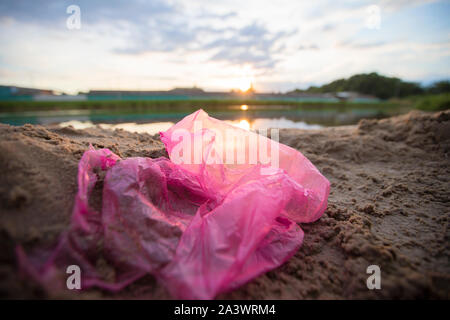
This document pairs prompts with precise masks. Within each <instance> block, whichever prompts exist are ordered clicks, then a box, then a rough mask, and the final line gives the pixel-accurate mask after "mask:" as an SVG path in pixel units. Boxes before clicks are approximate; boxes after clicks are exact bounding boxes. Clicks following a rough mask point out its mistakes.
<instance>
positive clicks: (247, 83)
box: [239, 78, 252, 92]
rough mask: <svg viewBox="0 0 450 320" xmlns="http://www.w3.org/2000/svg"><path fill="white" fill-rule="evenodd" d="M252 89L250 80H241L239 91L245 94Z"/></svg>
mask: <svg viewBox="0 0 450 320" xmlns="http://www.w3.org/2000/svg"><path fill="white" fill-rule="evenodd" d="M251 87H252V80H251V79H250V78H243V79H241V81H240V84H239V90H241V91H242V92H247V91H248V90H249V89H250V88H251Z"/></svg>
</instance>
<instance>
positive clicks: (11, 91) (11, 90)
mask: <svg viewBox="0 0 450 320" xmlns="http://www.w3.org/2000/svg"><path fill="white" fill-rule="evenodd" d="M36 95H41V96H42V95H45V96H51V95H54V92H53V90H45V89H34V88H23V87H16V86H0V97H2V98H8V97H20V96H36Z"/></svg>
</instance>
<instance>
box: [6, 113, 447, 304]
mask: <svg viewBox="0 0 450 320" xmlns="http://www.w3.org/2000/svg"><path fill="white" fill-rule="evenodd" d="M449 118H450V112H448V111H447V112H441V113H436V114H427V113H419V112H413V113H409V114H408V115H404V116H400V117H395V118H390V119H385V120H379V121H377V120H363V121H361V122H360V123H359V125H358V126H348V127H337V128H328V129H322V130H312V131H303V130H295V129H289V130H282V131H281V133H280V142H282V143H285V144H287V145H290V146H292V147H294V148H296V149H298V150H300V151H301V152H302V153H303V154H304V155H305V156H307V157H308V158H309V159H310V160H311V161H312V162H313V163H314V164H315V165H316V166H317V167H318V168H319V169H320V170H321V171H322V172H323V173H324V175H325V176H326V177H327V178H328V179H329V180H330V182H331V183H332V189H331V195H330V200H329V206H328V209H327V211H326V213H325V214H324V216H323V217H322V218H321V219H320V220H319V221H317V222H316V223H314V224H305V225H302V228H303V229H304V230H305V240H304V244H303V246H302V248H301V249H300V250H299V252H298V253H297V254H296V255H295V256H294V257H293V258H292V259H291V260H290V261H289V262H288V263H286V264H285V265H283V266H282V267H280V268H279V269H277V270H275V271H272V272H269V273H267V274H266V275H263V276H261V277H259V278H257V279H255V280H253V281H251V282H250V283H248V284H247V285H245V286H243V287H242V288H240V289H238V290H236V291H234V292H232V293H229V294H227V295H223V296H221V297H220V298H239V299H247V298H250V299H252V298H254V299H267V298H276V299H280V298H281V299H283V298H287V299H304V298H313V299H314V298H447V299H448V298H449V292H450V264H449V256H450V249H449V247H448V241H449V228H448V222H449V216H450V209H449V205H448V202H449V199H450V182H449V181H450V180H449V177H450V174H449V173H450V160H449V158H448V156H449V150H450V120H449ZM0 136H1V139H0V295H1V296H3V297H14V298H18V297H45V294H44V293H43V292H40V291H39V290H36V289H37V288H36V287H35V286H33V285H32V284H30V283H29V282H28V281H27V280H26V279H21V278H20V277H19V276H18V275H17V270H16V266H15V257H14V247H15V245H16V244H21V245H23V246H24V248H25V250H32V249H33V248H36V247H42V246H49V245H51V244H52V243H54V241H55V240H56V238H57V236H58V235H59V234H60V233H61V231H63V230H64V229H66V228H67V226H68V224H69V220H70V215H71V210H72V205H73V199H74V196H75V193H76V174H77V164H78V160H79V159H80V157H81V155H82V154H83V152H84V151H85V150H86V149H87V147H88V145H89V143H91V144H92V145H93V146H94V147H97V148H103V147H106V148H109V149H111V150H112V151H113V152H115V153H116V154H118V155H119V156H121V157H123V158H126V157H132V156H146V157H158V156H162V155H165V151H164V148H163V145H162V143H161V142H160V141H159V140H158V137H156V136H150V135H147V134H133V133H127V132H125V131H121V130H116V131H109V130H103V129H100V128H92V129H86V130H74V129H72V128H56V127H42V126H31V125H25V126H23V127H11V126H8V125H0ZM99 198H100V195H97V199H99ZM98 202H99V201H98ZM96 205H97V206H98V205H99V203H97V204H96ZM373 264H375V265H379V266H380V268H381V276H382V280H381V281H382V282H381V285H382V289H381V290H368V289H367V287H366V279H367V277H368V276H369V275H367V274H366V268H367V266H369V265H373ZM106 295H107V294H106V293H103V292H100V291H95V290H92V291H90V292H87V293H84V297H102V296H106ZM118 296H120V297H126V298H133V297H136V298H137V297H139V298H167V297H168V295H167V292H166V291H165V290H164V288H161V287H160V286H159V285H158V284H156V283H155V281H154V280H153V279H152V277H151V276H149V277H146V278H144V279H143V280H141V281H139V282H138V283H135V284H133V285H132V286H130V287H129V288H127V289H126V290H125V291H123V292H121V293H120V294H119V295H118ZM109 297H111V296H109ZM113 297H114V296H113Z"/></svg>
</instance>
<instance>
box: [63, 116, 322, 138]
mask: <svg viewBox="0 0 450 320" xmlns="http://www.w3.org/2000/svg"><path fill="white" fill-rule="evenodd" d="M225 122H227V123H229V124H231V125H233V126H236V127H239V128H242V129H244V130H254V131H256V130H261V129H272V128H277V129H285V128H294V129H320V128H322V126H320V125H318V124H307V123H306V122H303V121H297V122H295V121H292V120H288V119H285V118H280V119H254V120H247V119H241V120H225ZM173 124H174V123H173V122H153V123H135V122H127V123H118V124H110V123H97V124H94V123H93V122H92V121H77V120H71V121H65V122H61V123H60V124H59V126H61V127H68V126H72V127H73V128H75V129H86V128H93V127H95V126H99V127H100V128H102V129H110V130H115V129H123V130H125V131H129V132H138V133H148V134H152V135H153V134H156V133H159V132H160V131H166V130H168V129H169V128H170V127H171V126H173Z"/></svg>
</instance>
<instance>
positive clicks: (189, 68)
mask: <svg viewBox="0 0 450 320" xmlns="http://www.w3.org/2000/svg"><path fill="white" fill-rule="evenodd" d="M70 5H77V6H78V7H79V8H80V21H81V26H80V28H79V29H77V28H72V27H73V26H74V23H76V19H75V20H74V16H73V12H72V14H68V13H67V7H69V6H70ZM449 16H450V1H448V0H447V1H424V0H423V1H421V0H393V1H385V0H373V1H364V0H361V1H350V0H341V1H335V0H314V1H311V0H307V1H306V0H305V1H303V0H289V1H286V0H277V1H273V0H270V1H265V0H221V1H212V0H171V1H160V0H148V1H145V0H133V1H131V0H127V1H118V0H109V1H106V0H104V1H93V0H69V1H61V0H59V1H32V0H29V1H22V0H11V1H8V0H7V1H5V0H1V1H0V48H1V49H0V83H1V84H13V85H19V86H29V87H40V88H50V89H57V90H61V91H65V92H69V93H76V92H78V91H83V90H89V89H138V90H145V89H171V88H173V87H192V86H194V85H196V86H198V87H202V88H204V89H207V90H226V91H228V90H230V89H232V88H245V87H246V86H248V85H249V83H250V82H252V83H253V84H254V87H255V88H256V89H257V90H258V91H287V90H292V89H294V88H305V87H308V86H309V85H312V84H314V85H317V84H323V83H325V82H328V81H331V80H334V79H337V78H342V77H348V76H351V75H352V74H355V73H361V72H371V71H376V72H379V73H382V74H385V75H389V76H398V77H401V78H404V79H406V80H411V81H419V82H422V83H424V84H428V83H430V82H431V81H434V80H439V79H449V78H450V19H449ZM67 19H70V21H69V22H70V23H71V24H70V23H69V24H70V26H72V27H71V28H68V26H67ZM75 26H76V25H75Z"/></svg>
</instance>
